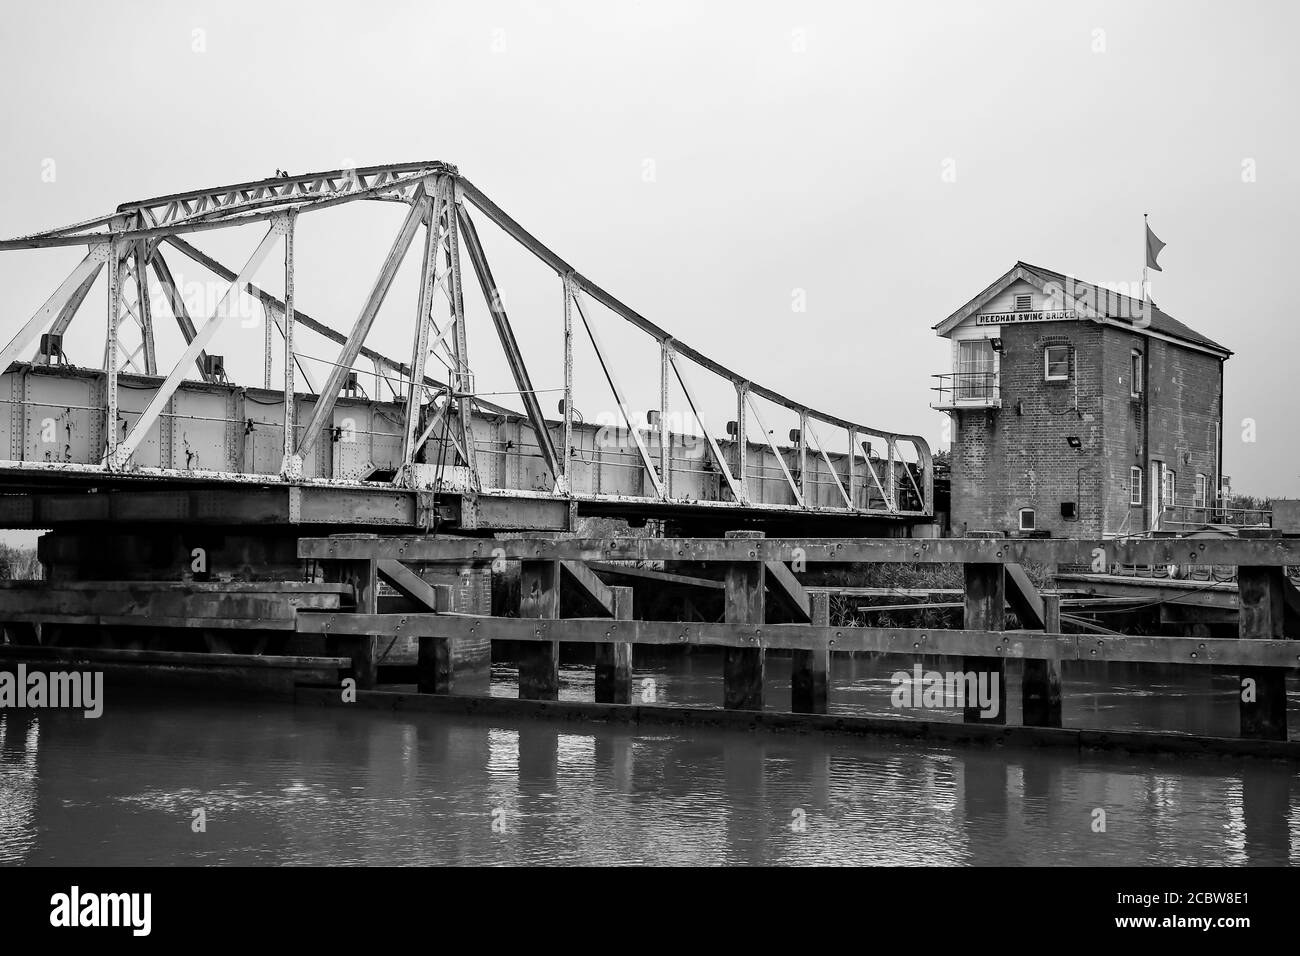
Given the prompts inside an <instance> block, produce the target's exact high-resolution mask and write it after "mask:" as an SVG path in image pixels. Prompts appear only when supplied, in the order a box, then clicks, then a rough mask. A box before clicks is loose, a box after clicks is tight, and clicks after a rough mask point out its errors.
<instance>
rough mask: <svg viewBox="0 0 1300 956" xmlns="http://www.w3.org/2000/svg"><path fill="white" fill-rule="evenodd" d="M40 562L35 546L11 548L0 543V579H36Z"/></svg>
mask: <svg viewBox="0 0 1300 956" xmlns="http://www.w3.org/2000/svg"><path fill="white" fill-rule="evenodd" d="M41 576H42V575H41V563H40V561H38V560H36V549H35V548H11V547H9V546H8V545H4V544H0V581H38V580H40V579H41Z"/></svg>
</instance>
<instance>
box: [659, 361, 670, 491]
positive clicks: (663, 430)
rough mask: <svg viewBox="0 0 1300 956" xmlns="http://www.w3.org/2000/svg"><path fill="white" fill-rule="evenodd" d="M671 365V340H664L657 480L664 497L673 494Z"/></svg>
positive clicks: (660, 377) (660, 385) (661, 363)
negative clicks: (670, 418)
mask: <svg viewBox="0 0 1300 956" xmlns="http://www.w3.org/2000/svg"><path fill="white" fill-rule="evenodd" d="M672 364H673V340H672V339H664V340H663V341H662V342H660V343H659V478H660V480H661V481H662V482H663V486H664V497H665V498H667V497H671V496H672V493H673V476H672V467H671V464H670V459H671V456H672V445H671V443H672V438H673V433H672V429H671V428H670V427H669V422H668V405H669V402H670V398H671V396H670V393H669V381H668V374H669V371H670V370H671V368H672Z"/></svg>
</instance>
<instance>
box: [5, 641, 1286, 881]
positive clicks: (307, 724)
mask: <svg viewBox="0 0 1300 956" xmlns="http://www.w3.org/2000/svg"><path fill="white" fill-rule="evenodd" d="M953 663H954V664H955V663H956V662H953ZM640 664H641V662H640V661H639V662H638V669H637V673H636V678H637V687H638V692H639V693H649V692H652V693H653V695H654V698H655V701H656V703H660V704H668V705H714V704H716V703H717V702H718V701H719V700H720V698H721V687H720V680H719V676H718V675H719V674H720V671H721V662H720V658H718V657H717V656H715V655H712V654H708V653H704V654H695V655H691V656H689V657H685V658H681V657H679V658H675V659H673V660H670V661H656V662H651V663H650V664H649V665H647V666H645V667H642V666H640ZM833 666H834V672H833V688H834V689H833V692H832V701H833V703H832V710H833V711H834V712H838V713H853V714H880V715H897V714H898V711H896V710H894V709H893V708H892V707H891V704H890V693H889V692H890V689H891V687H892V685H891V684H890V682H889V675H890V674H891V673H892V672H893V671H896V670H899V669H906V668H910V666H911V662H910V661H904V660H902V659H893V660H889V659H885V658H875V659H870V660H868V659H849V658H847V657H844V658H839V657H837V658H836V660H835V662H834V665H833ZM939 667H940V668H941V667H942V664H940V665H939ZM1009 669H1010V670H1011V671H1012V675H1011V677H1012V679H1011V682H1010V687H1009V692H1008V705H1009V711H1010V714H1011V715H1012V717H1013V720H1012V722H1015V720H1014V717H1015V715H1018V713H1019V706H1020V704H1019V687H1018V680H1017V679H1016V673H1015V671H1016V668H1015V666H1014V663H1013V664H1012V665H1011V666H1010V667H1009ZM788 673H789V669H788V662H786V661H783V660H781V659H776V660H773V661H771V662H770V663H769V682H768V686H769V695H770V696H769V701H768V707H769V709H788V705H789V693H788ZM1188 676H1189V675H1188V669H1185V668H1184V669H1180V670H1173V669H1170V670H1169V671H1168V672H1167V673H1166V672H1164V671H1162V670H1161V669H1153V668H1149V667H1147V668H1143V669H1141V670H1138V669H1136V668H1132V667H1129V668H1125V667H1124V666H1123V665H1115V664H1110V665H1091V666H1088V667H1087V668H1085V669H1076V670H1070V669H1068V668H1067V670H1066V674H1065V701H1066V704H1065V707H1066V710H1065V714H1066V716H1065V722H1066V724H1067V725H1068V726H1089V727H1099V728H1115V729H1119V728H1132V729H1164V730H1168V731H1174V732H1192V733H1210V734H1220V735H1225V736H1231V735H1234V734H1235V720H1236V717H1235V714H1236V704H1235V698H1234V696H1233V694H1234V689H1235V685H1234V681H1233V678H1232V676H1231V675H1230V674H1223V675H1216V674H1211V673H1210V672H1209V671H1208V670H1207V671H1201V672H1198V673H1197V674H1196V675H1194V677H1195V681H1196V682H1195V683H1192V684H1190V685H1189V684H1188V683H1187V679H1188ZM563 677H564V683H563V687H562V692H561V696H562V697H563V698H566V699H586V700H590V699H591V697H590V693H591V677H592V674H591V671H590V669H587V668H580V667H575V668H566V669H565V671H564V674H563ZM513 681H514V673H513V671H512V670H511V669H510V668H509V667H505V666H498V667H497V668H496V669H495V673H494V681H493V688H492V692H493V693H494V694H501V695H507V696H509V695H513V694H514V693H516V688H515V685H514V683H513ZM647 682H653V683H652V684H651V683H647ZM109 690H110V692H111V691H112V688H111V686H110V688H109ZM1296 704H1297V700H1296V699H1295V696H1294V695H1293V697H1292V700H1291V705H1292V706H1291V710H1292V714H1291V726H1293V727H1295V726H1297V723H1298V721H1297V710H1298V709H1300V708H1297V706H1296ZM920 713H921V712H919V711H916V712H912V715H913V716H919V715H920ZM925 716H926V717H929V718H931V719H934V718H935V717H936V716H938V717H941V718H942V717H946V718H947V719H957V716H958V715H957V714H956V713H955V712H951V713H940V714H936V712H934V711H930V712H927V713H926V714H925ZM1103 814H1104V816H1103ZM200 817H201V822H202V824H203V827H202V828H201V829H202V832H196V829H199V827H198V823H199V822H200ZM1103 824H1104V829H1103ZM1297 862H1300V787H1297V786H1296V774H1295V765H1293V764H1288V763H1281V762H1273V761H1263V760H1254V759H1241V758H1205V757H1194V758H1178V757H1159V756H1140V757H1132V756H1124V755H1118V754H1115V755H1113V754H1109V753H1089V754H1086V755H1083V756H1080V755H1079V754H1077V753H1075V752H1073V751H1065V750H1052V749H1019V748H1010V747H1008V748H996V749H988V748H982V747H966V746H945V745H939V744H934V743H927V742H921V741H900V740H893V739H888V738H878V739H876V738H850V737H836V736H822V735H794V734H777V733H767V732H750V731H743V730H691V729H681V728H677V727H672V728H654V727H641V728H635V727H625V726H607V725H602V724H595V723H592V724H586V723H553V722H545V721H535V720H528V719H516V718H497V717H493V718H486V717H471V716H459V715H456V716H452V715H444V714H414V713H410V714H408V713H381V712H376V711H369V710H362V709H359V708H358V709H355V710H346V709H324V708H315V707H294V706H292V705H288V704H278V703H265V702H251V701H246V700H202V699H194V698H188V699H184V700H169V701H164V700H160V699H157V698H154V699H140V698H135V699H132V698H128V697H117V698H114V697H112V696H110V697H109V698H108V700H107V702H106V706H105V711H104V715H103V716H102V717H101V718H99V719H97V720H87V719H84V718H82V717H81V716H80V714H78V713H69V712H55V711H44V712H36V713H35V714H33V713H32V712H19V711H8V712H3V711H0V863H3V864H9V865H13V864H37V865H41V864H65V865H77V866H81V865H109V864H164V865H165V864H218V863H238V864H327V863H329V864H334V863H365V864H385V863H396V864H417V863H431V864H443V863H453V864H524V863H542V864H704V865H717V864H919V865H995V864H1012V865H1015V864H1047V865H1109V864H1168V865H1192V864H1216V863H1231V864H1253V865H1260V864H1264V865H1285V864H1289V863H1297Z"/></svg>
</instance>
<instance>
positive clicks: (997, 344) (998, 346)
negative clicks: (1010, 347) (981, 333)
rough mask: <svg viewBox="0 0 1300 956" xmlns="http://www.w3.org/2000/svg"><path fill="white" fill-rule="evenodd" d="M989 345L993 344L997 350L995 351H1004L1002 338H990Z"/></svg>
mask: <svg viewBox="0 0 1300 956" xmlns="http://www.w3.org/2000/svg"><path fill="white" fill-rule="evenodd" d="M989 345H991V346H993V351H995V352H1001V351H1002V340H1001V339H989Z"/></svg>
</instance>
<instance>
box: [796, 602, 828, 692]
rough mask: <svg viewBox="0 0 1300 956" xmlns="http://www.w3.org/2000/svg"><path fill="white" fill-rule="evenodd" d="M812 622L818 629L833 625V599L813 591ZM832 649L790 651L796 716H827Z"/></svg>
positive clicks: (826, 647)
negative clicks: (825, 714)
mask: <svg viewBox="0 0 1300 956" xmlns="http://www.w3.org/2000/svg"><path fill="white" fill-rule="evenodd" d="M808 597H809V599H810V600H811V602H812V623H813V625H814V626H816V627H829V626H830V623H831V596H830V594H828V593H827V592H825V591H814V592H812V593H811V594H810V595H809V596H808ZM830 671H831V649H830V646H829V645H827V646H825V647H819V648H817V649H816V650H812V651H798V650H797V651H791V652H790V709H791V710H792V711H794V712H795V713H796V714H824V713H826V708H827V704H828V703H829V698H830V694H829V688H830Z"/></svg>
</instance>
